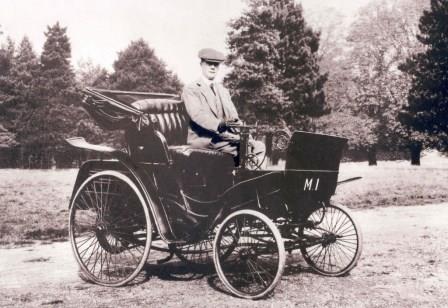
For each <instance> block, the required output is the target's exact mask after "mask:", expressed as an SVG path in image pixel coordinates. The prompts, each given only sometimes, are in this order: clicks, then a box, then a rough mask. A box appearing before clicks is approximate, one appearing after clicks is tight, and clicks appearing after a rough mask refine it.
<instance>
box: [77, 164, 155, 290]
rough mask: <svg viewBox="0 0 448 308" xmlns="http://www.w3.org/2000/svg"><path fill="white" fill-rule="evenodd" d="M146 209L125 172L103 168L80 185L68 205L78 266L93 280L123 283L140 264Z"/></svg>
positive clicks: (145, 245)
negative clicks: (102, 170) (69, 205)
mask: <svg viewBox="0 0 448 308" xmlns="http://www.w3.org/2000/svg"><path fill="white" fill-rule="evenodd" d="M149 224H150V218H149V211H148V209H147V208H146V204H145V203H144V200H143V198H142V197H141V194H140V192H139V191H138V188H137V187H136V186H135V184H133V182H132V181H131V180H129V179H128V178H127V177H125V176H124V175H122V174H120V173H118V172H113V171H105V172H100V173H99V175H98V176H97V175H93V176H91V177H90V178H89V179H88V180H86V182H85V183H83V184H82V185H81V187H80V188H79V190H78V192H77V193H76V195H75V198H74V200H73V202H72V206H71V208H70V239H71V243H72V246H73V248H74V252H75V255H76V257H77V260H78V262H79V263H80V266H81V269H82V270H83V271H84V272H86V274H88V276H89V277H91V278H92V280H93V281H94V282H96V283H99V284H103V285H117V286H118V285H123V284H125V283H127V282H128V281H130V280H132V279H133V278H134V277H135V276H136V275H137V274H138V272H139V271H140V270H141V269H142V267H143V266H144V264H145V261H146V258H147V256H148V253H149V247H150V244H151V235H152V232H151V230H148V226H150V225H149Z"/></svg>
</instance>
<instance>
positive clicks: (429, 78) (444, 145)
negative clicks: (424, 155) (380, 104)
mask: <svg viewBox="0 0 448 308" xmlns="http://www.w3.org/2000/svg"><path fill="white" fill-rule="evenodd" d="M419 29H420V34H419V35H418V36H417V38H418V40H419V41H420V42H421V43H422V44H424V45H425V46H426V47H427V48H426V50H425V51H424V52H421V53H419V54H417V55H415V56H412V57H410V58H409V59H408V61H407V62H406V63H405V64H404V65H403V66H402V67H401V68H402V70H404V71H405V72H407V73H409V74H410V75H411V76H412V86H411V89H410V91H409V95H408V101H409V105H408V106H406V107H405V112H404V113H403V114H402V117H401V121H402V122H403V123H404V124H405V125H407V126H408V127H410V128H412V129H414V130H416V131H419V132H423V133H425V134H426V135H427V136H428V140H427V141H428V143H429V144H430V145H431V146H435V147H438V148H439V149H443V150H448V85H447V80H448V36H447V33H448V0H431V8H430V9H429V10H426V11H425V12H424V13H423V16H422V17H421V18H420V24H419Z"/></svg>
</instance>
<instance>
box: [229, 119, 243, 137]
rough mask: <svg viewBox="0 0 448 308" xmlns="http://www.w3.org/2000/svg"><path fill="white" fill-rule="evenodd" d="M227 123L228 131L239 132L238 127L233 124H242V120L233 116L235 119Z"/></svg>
mask: <svg viewBox="0 0 448 308" xmlns="http://www.w3.org/2000/svg"><path fill="white" fill-rule="evenodd" d="M228 123H229V124H230V125H229V126H230V127H229V131H230V132H231V133H233V134H239V133H240V129H239V128H238V127H235V126H238V125H243V122H242V121H241V120H240V119H238V118H235V119H232V120H230V121H229V122H228ZM233 125H235V126H233Z"/></svg>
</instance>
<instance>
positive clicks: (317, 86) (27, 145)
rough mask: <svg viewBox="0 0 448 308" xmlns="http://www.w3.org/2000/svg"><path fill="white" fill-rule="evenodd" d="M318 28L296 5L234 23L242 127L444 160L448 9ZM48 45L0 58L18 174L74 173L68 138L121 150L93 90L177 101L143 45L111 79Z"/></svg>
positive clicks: (382, 11) (399, 1)
mask: <svg viewBox="0 0 448 308" xmlns="http://www.w3.org/2000/svg"><path fill="white" fill-rule="evenodd" d="M327 17H328V18H327ZM307 18H308V19H310V20H312V19H313V16H307ZM315 18H318V19H319V20H318V22H315V23H314V24H317V25H318V26H317V27H316V26H315V28H314V29H313V27H311V23H310V22H309V21H308V20H306V19H305V14H304V11H303V8H302V6H301V5H300V4H297V3H296V2H295V1H294V0H276V1H274V0H249V1H247V8H246V9H245V10H244V12H242V14H241V16H240V17H238V18H236V19H234V20H232V21H230V23H229V32H228V35H227V45H228V49H229V56H228V59H227V63H226V64H228V65H229V66H230V67H231V68H232V70H231V72H230V73H229V74H228V75H227V76H226V78H225V83H226V84H227V86H228V87H229V88H230V90H231V93H232V96H233V99H234V102H235V103H236V105H237V108H238V110H239V112H240V114H241V117H242V118H244V119H245V120H247V121H249V122H255V121H258V123H260V124H263V125H264V126H262V127H266V129H267V130H269V129H272V127H273V126H277V127H278V126H283V127H288V128H289V129H292V130H295V129H300V130H308V131H316V132H323V133H330V134H335V135H342V136H346V137H347V138H349V151H351V152H352V153H355V154H358V155H365V157H366V158H368V160H369V163H370V164H376V156H377V152H380V151H388V152H409V153H410V158H411V160H412V163H413V164H419V163H420V153H421V151H422V149H424V148H437V149H439V150H442V151H446V149H447V145H448V102H447V100H448V93H447V91H448V90H447V88H448V87H447V86H446V81H447V80H448V78H447V76H446V75H447V74H448V50H447V49H448V38H447V36H446V33H448V31H447V30H448V0H428V1H418V2H417V1H413V0H394V1H372V2H370V3H369V4H368V5H366V6H365V7H364V8H362V9H361V10H360V12H359V14H358V15H357V17H356V19H355V20H354V21H353V22H352V23H351V24H350V25H349V26H348V27H347V26H344V22H343V18H342V16H339V15H338V14H335V13H334V12H329V14H328V16H325V13H324V15H322V13H321V14H320V15H319V16H318V17H315ZM316 29H317V30H316ZM0 33H1V32H0ZM0 35H1V34H0ZM45 36H46V42H45V44H44V46H43V51H42V53H41V55H40V56H38V55H37V54H36V53H35V52H34V50H33V48H32V46H31V43H30V41H29V40H28V39H27V38H26V37H25V38H23V40H22V41H21V42H20V43H19V44H18V45H17V46H16V45H15V44H14V42H13V41H12V40H11V39H7V40H6V44H4V45H3V46H2V47H1V48H0V121H1V122H0V144H1V146H0V156H1V151H2V149H5V148H7V149H15V150H14V151H13V159H15V161H16V164H17V165H18V166H22V167H23V166H25V167H26V166H34V167H49V166H51V165H54V164H57V165H60V166H63V165H67V164H70V163H71V161H72V160H73V158H74V157H73V154H71V153H73V151H72V150H68V149H67V148H66V147H65V145H64V142H63V138H65V137H68V136H84V137H86V138H87V139H88V140H90V141H92V142H98V143H101V142H104V141H107V142H108V143H111V144H113V145H115V146H118V147H120V146H121V145H122V144H123V140H122V138H123V137H122V135H121V134H120V132H110V131H103V130H101V129H100V128H99V127H98V126H96V125H95V123H94V122H93V121H92V120H91V119H90V118H89V117H88V116H87V114H86V113H85V112H84V111H83V109H82V108H81V105H80V101H81V98H80V88H82V87H84V86H93V87H99V88H109V89H118V90H128V91H132V90H135V91H149V92H167V93H180V90H181V87H182V84H181V82H180V81H179V79H178V77H177V76H176V74H175V73H173V72H171V71H169V70H168V69H167V68H166V65H165V63H164V62H163V61H162V60H161V59H160V58H158V57H157V56H156V54H155V51H154V50H153V49H152V48H151V47H149V45H148V43H147V42H145V41H144V40H141V39H140V40H137V41H133V42H130V44H129V46H128V47H127V48H126V49H125V50H123V51H121V52H119V53H118V57H117V60H116V61H115V62H114V65H113V72H108V71H107V70H105V69H104V68H102V67H100V66H98V65H95V64H94V63H92V62H89V61H88V62H84V63H82V64H81V65H80V67H79V69H78V70H74V68H73V67H72V65H71V62H70V60H71V46H70V40H69V38H68V36H67V32H66V29H65V28H63V27H61V26H60V25H59V24H58V23H57V24H55V25H53V26H50V27H48V29H47V31H46V32H45ZM355 154H353V155H355Z"/></svg>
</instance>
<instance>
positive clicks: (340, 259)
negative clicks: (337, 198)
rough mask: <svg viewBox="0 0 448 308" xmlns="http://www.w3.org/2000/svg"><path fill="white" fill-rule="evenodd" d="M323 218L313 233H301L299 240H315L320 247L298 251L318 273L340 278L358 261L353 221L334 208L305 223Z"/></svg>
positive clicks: (311, 230)
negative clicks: (311, 237)
mask: <svg viewBox="0 0 448 308" xmlns="http://www.w3.org/2000/svg"><path fill="white" fill-rule="evenodd" d="M321 214H323V215H324V217H323V220H322V222H321V223H320V224H319V225H317V226H316V227H315V228H314V230H313V228H311V229H304V228H302V229H300V230H299V236H305V235H306V236H310V235H312V236H316V237H317V238H316V240H318V242H319V244H316V245H312V242H311V239H309V240H308V241H309V243H310V245H306V244H305V245H303V246H302V247H301V248H300V250H301V252H302V254H303V256H304V258H305V261H306V262H307V263H308V264H309V265H310V266H311V267H312V268H313V269H315V270H316V271H317V272H319V273H321V274H324V275H329V276H339V275H342V274H344V273H346V272H348V271H349V270H351V269H352V268H353V267H354V266H355V265H356V262H357V260H358V259H359V256H360V253H361V250H360V246H359V245H360V240H361V239H360V233H359V229H358V227H357V226H356V224H355V222H354V220H353V219H352V218H351V217H350V216H349V215H348V214H347V211H346V210H345V209H342V208H340V207H338V206H335V205H328V206H326V207H325V211H324V212H323V211H322V209H318V210H316V211H314V212H313V213H311V214H310V216H309V217H310V218H308V220H314V219H316V217H317V218H319V215H321Z"/></svg>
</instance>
